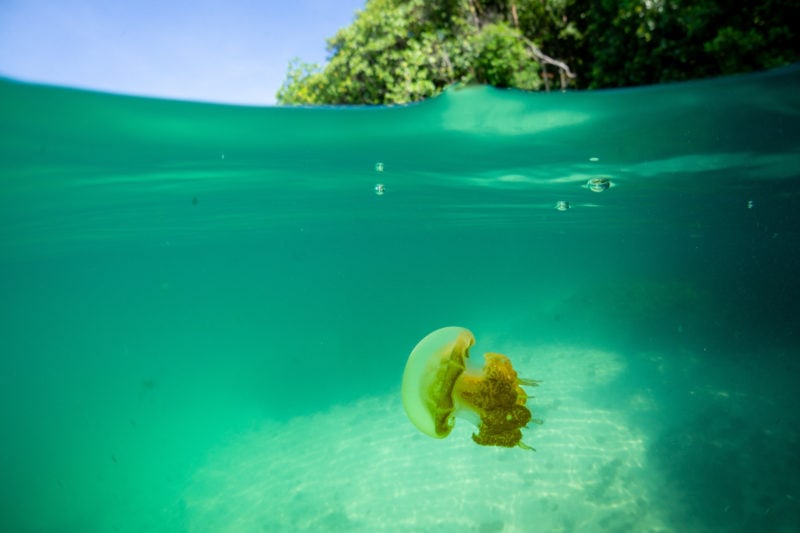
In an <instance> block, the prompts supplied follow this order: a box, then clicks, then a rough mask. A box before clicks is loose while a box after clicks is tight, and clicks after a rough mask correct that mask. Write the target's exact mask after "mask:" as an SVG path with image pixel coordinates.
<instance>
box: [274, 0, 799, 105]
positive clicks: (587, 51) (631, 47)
mask: <svg viewBox="0 0 800 533" xmlns="http://www.w3.org/2000/svg"><path fill="white" fill-rule="evenodd" d="M799 5H800V1H798V0H765V1H764V2H761V3H751V4H748V5H747V6H746V7H744V8H742V7H741V6H739V5H733V4H732V3H730V2H725V1H724V0H368V1H367V3H366V6H365V8H364V10H363V11H360V12H358V13H357V16H356V18H355V20H354V21H353V23H352V24H351V25H350V26H348V27H346V28H343V29H341V30H339V32H337V33H336V35H335V36H334V37H333V38H331V39H329V40H328V52H329V61H328V63H327V64H326V65H325V66H324V67H322V66H319V65H310V64H306V63H302V62H300V61H298V60H295V61H293V62H292V63H291V64H290V66H289V72H288V74H287V77H286V80H285V82H284V84H283V86H282V87H281V89H280V91H279V92H278V95H277V98H278V102H279V103H282V104H393V103H405V102H412V101H416V100H421V99H424V98H427V97H429V96H433V95H435V94H438V93H439V92H441V91H442V90H443V89H444V88H445V87H447V86H449V85H452V84H459V83H461V84H471V83H480V84H489V85H494V86H497V87H514V88H519V89H527V90H536V89H541V88H544V89H549V88H550V86H551V84H552V83H555V82H556V76H558V78H557V79H558V82H559V85H560V86H561V88H562V89H563V88H565V87H567V86H572V87H576V88H599V87H622V86H630V85H641V84H652V83H659V82H664V81H672V80H685V79H693V78H700V77H708V76H717V75H720V74H730V73H734V72H747V71H750V70H758V69H764V68H771V67H775V66H779V65H784V64H787V63H791V62H793V61H797V60H798V59H799V58H800V34H798V32H797V31H795V30H794V28H793V27H792V25H791V21H794V20H798V18H800V8H799V7H798V6H799Z"/></svg>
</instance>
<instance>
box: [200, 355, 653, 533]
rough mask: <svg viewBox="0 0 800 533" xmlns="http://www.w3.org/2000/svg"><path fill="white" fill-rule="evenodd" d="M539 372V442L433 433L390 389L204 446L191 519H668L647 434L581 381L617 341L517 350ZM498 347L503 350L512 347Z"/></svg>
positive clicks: (616, 368)
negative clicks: (648, 456)
mask: <svg viewBox="0 0 800 533" xmlns="http://www.w3.org/2000/svg"><path fill="white" fill-rule="evenodd" d="M526 352H527V353H534V354H537V355H536V356H535V357H528V358H527V359H526V357H525V356H523V357H521V358H520V357H518V356H515V359H516V360H518V361H519V363H520V371H521V372H526V375H527V374H531V375H536V376H537V377H541V379H542V380H543V383H542V386H540V387H539V388H538V390H537V391H536V392H537V395H536V396H537V397H536V398H533V399H532V400H531V402H532V404H533V406H534V408H535V409H536V411H537V413H540V415H541V417H542V418H543V419H544V421H545V423H544V425H543V426H534V427H531V428H529V429H528V430H527V431H526V433H525V438H526V440H527V441H529V442H530V443H531V444H532V445H533V446H534V447H536V449H537V450H538V451H537V452H531V451H525V450H521V449H504V448H484V447H480V446H475V445H474V444H473V443H472V441H471V439H470V438H469V434H470V433H471V432H472V431H473V429H474V428H471V427H469V425H468V424H460V425H458V426H457V427H456V429H455V430H454V433H456V432H462V435H461V436H459V437H460V438H451V439H446V440H436V439H432V438H429V437H427V436H425V435H422V434H420V433H419V432H418V431H416V429H415V428H414V427H413V426H412V425H411V424H410V423H409V422H408V420H406V418H405V415H404V413H403V409H402V406H401V402H400V397H399V393H396V394H391V395H387V396H384V397H371V398H364V399H362V400H360V401H358V402H355V403H352V404H348V405H342V406H337V407H334V408H332V409H330V410H329V411H326V412H322V413H319V414H316V415H314V416H309V417H302V418H297V419H294V420H292V421H290V422H289V423H286V424H265V425H264V426H263V427H262V428H260V429H258V430H255V431H252V432H250V433H249V434H244V435H241V436H240V437H238V438H236V439H235V440H233V441H232V442H230V443H228V444H227V445H226V446H222V447H220V448H219V449H217V450H216V451H215V452H214V453H212V454H210V456H209V458H208V462H207V464H206V465H205V466H203V467H202V468H200V469H199V470H198V471H197V472H196V473H195V475H194V477H193V480H192V483H191V484H190V486H189V487H188V489H187V491H186V494H185V502H186V506H187V507H186V516H187V520H188V526H189V529H190V530H192V531H257V530H263V531H400V530H414V531H428V530H430V531H434V530H435V531H481V532H492V531H495V532H500V531H504V532H516V531H531V530H532V529H531V528H532V527H534V529H535V530H537V531H570V530H573V529H576V528H577V529H580V530H581V531H593V530H598V531H599V530H608V529H613V530H629V531H633V530H639V531H642V530H647V531H658V530H661V529H665V528H664V527H663V525H662V520H661V516H660V515H659V506H658V505H657V502H655V503H654V502H651V501H649V499H648V495H647V487H646V483H645V480H644V476H643V462H644V460H645V454H644V451H645V444H644V441H643V437H642V435H641V434H639V433H638V432H637V430H635V429H634V428H632V427H630V426H629V424H628V422H627V421H626V419H625V416H624V415H623V413H621V412H617V411H611V410H607V409H600V408H597V407H595V406H593V405H591V404H590V403H589V402H587V401H586V394H587V392H589V391H592V390H593V389H597V388H598V387H602V386H603V385H604V384H607V383H609V382H610V381H611V380H613V379H614V378H615V377H616V376H617V375H618V374H619V373H620V372H622V371H623V370H624V368H625V367H624V363H623V362H622V360H621V358H620V357H618V356H617V355H615V354H612V353H608V352H602V351H596V350H577V349H573V348H569V347H563V346H552V347H548V348H546V349H542V348H537V349H535V350H531V349H528V350H526V351H525V352H521V351H519V350H517V349H515V350H514V353H515V354H517V353H526ZM509 353H511V352H510V351H509Z"/></svg>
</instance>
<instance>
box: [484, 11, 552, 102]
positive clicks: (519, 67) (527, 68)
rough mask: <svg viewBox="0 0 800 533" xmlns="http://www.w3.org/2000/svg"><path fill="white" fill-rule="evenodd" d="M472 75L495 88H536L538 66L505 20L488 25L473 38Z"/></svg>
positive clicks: (519, 34) (538, 84)
mask: <svg viewBox="0 0 800 533" xmlns="http://www.w3.org/2000/svg"><path fill="white" fill-rule="evenodd" d="M474 46H475V54H474V60H473V65H474V69H475V78H476V80H480V81H481V82H483V83H488V84H490V85H494V86H495V87H517V88H519V89H538V88H539V86H540V85H541V78H540V77H539V74H538V70H539V65H538V64H537V63H535V62H533V61H531V57H530V52H529V51H528V49H527V47H526V45H525V42H524V40H523V38H522V34H521V33H520V32H519V30H517V29H515V28H510V27H509V26H508V24H506V23H505V22H499V23H497V24H487V25H486V26H484V27H483V28H482V29H481V31H480V33H478V34H477V35H476V37H475V39H474Z"/></svg>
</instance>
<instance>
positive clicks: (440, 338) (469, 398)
mask: <svg viewBox="0 0 800 533" xmlns="http://www.w3.org/2000/svg"><path fill="white" fill-rule="evenodd" d="M473 344H475V337H474V336H473V335H472V333H471V332H470V331H469V330H468V329H465V328H460V327H447V328H441V329H437V330H436V331H434V332H433V333H430V334H429V335H427V336H426V337H425V338H424V339H422V340H421V341H420V342H419V344H417V346H416V347H415V348H414V350H413V351H412V352H411V355H410V356H409V357H408V362H407V363H406V369H405V372H404V373H403V386H402V393H403V407H404V408H405V411H406V414H407V415H408V418H409V419H410V420H411V422H412V423H413V424H414V425H415V426H416V427H417V429H419V430H420V431H421V432H423V433H425V434H426V435H429V436H431V437H434V438H438V439H442V438H444V437H446V436H447V435H449V434H450V432H451V431H452V429H453V426H454V425H455V419H456V418H463V419H466V420H469V421H470V422H472V423H473V424H475V426H477V428H478V432H477V433H473V435H472V440H474V441H475V442H476V443H478V444H481V445H483V446H505V447H509V448H511V447H513V446H519V447H520V448H524V449H528V450H532V449H533V448H531V447H530V446H528V445H526V444H525V443H523V442H522V431H521V428H523V427H526V426H527V424H528V422H534V423H536V424H541V423H542V422H541V420H537V419H535V418H532V416H531V412H530V411H529V410H528V408H527V407H526V405H525V404H526V402H527V400H528V395H527V394H526V393H525V391H524V390H523V389H522V386H526V387H535V386H536V385H538V384H539V382H538V381H536V380H533V379H523V378H520V377H518V376H517V372H516V371H515V370H514V367H513V366H512V365H511V361H510V360H509V359H508V357H506V356H505V355H501V354H499V353H487V354H485V355H484V356H483V357H484V359H485V360H486V363H485V364H484V366H483V368H480V369H479V368H471V367H468V366H467V359H468V358H469V349H470V347H471V346H472V345H473Z"/></svg>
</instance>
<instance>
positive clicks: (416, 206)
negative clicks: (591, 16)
mask: <svg viewBox="0 0 800 533" xmlns="http://www.w3.org/2000/svg"><path fill="white" fill-rule="evenodd" d="M799 83H800V68H798V67H796V66H795V67H792V68H788V69H784V70H779V71H773V72H767V73H762V74H756V75H750V76H743V77H733V78H725V79H718V80H711V81H702V82H695V83H688V84H677V85H665V86H658V87H652V88H640V89H633V90H619V91H603V92H592V93H567V94H560V93H552V94H525V93H518V92H513V91H498V90H493V89H489V88H481V87H474V88H466V89H462V90H451V91H448V92H447V93H445V94H444V95H442V96H440V97H438V98H436V99H434V100H431V101H428V102H425V103H422V104H418V105H413V106H408V107H396V108H368V109H360V108H335V109H300V108H291V109H290V108H249V107H233V106H219V105H209V104H199V103H187V102H174V101H161V100H153V99H141V98H131V97H122V96H114V95H107V94H99V93H89V92H80V91H73V90H66V89H59V88H50V87H42V86H35V85H26V84H18V83H14V82H11V81H0V117H2V118H1V119H0V156H1V157H0V246H1V247H2V248H1V249H2V254H1V255H0V298H2V306H0V350H1V351H2V355H1V356H0V427H2V428H3V431H2V444H0V447H1V448H0V451H2V453H0V472H2V477H3V479H4V482H3V483H2V484H0V521H2V529H3V530H4V531H37V532H39V531H46V532H51V531H52V532H72V531H75V532H93V531H114V532H117V531H119V532H128V531H137V532H138V531H359V532H361V531H363V532H369V531H437V532H438V531H479V532H530V531H626V532H627V531H699V532H705V531H708V532H711V531H748V532H749V531H795V530H796V528H797V524H798V523H800V504H798V500H799V499H800V481H798V479H800V478H799V477H798V475H800V458H799V457H798V454H797V449H798V439H799V438H800V414H798V413H799V412H800V410H798V407H800V405H799V404H800V401H799V400H798V394H797V392H796V381H797V375H798V357H800V351H799V350H800V338H798V324H800V303H798V302H799V300H798V296H800V277H798V272H800V248H798V245H799V244H800V211H799V210H798V208H797V201H798V199H800V121H799V120H798V118H800V91H798V90H797V87H798V84H799ZM592 178H605V179H607V180H608V183H609V184H610V187H609V188H608V189H606V190H601V191H600V192H594V191H592V190H591V189H590V188H589V187H587V181H588V180H590V179H592ZM378 184H382V185H383V190H384V194H380V195H379V194H376V185H378ZM558 202H568V205H569V209H566V210H558V209H556V205H557V203H558ZM449 325H458V326H464V327H467V328H469V329H470V330H471V331H472V332H473V333H474V334H475V336H476V338H477V344H476V346H475V348H474V349H473V357H474V358H478V359H479V355H480V354H481V353H483V352H486V351H495V352H500V353H504V354H506V355H508V356H509V357H510V358H511V360H512V361H513V362H514V365H515V367H516V368H517V369H518V371H519V373H520V375H522V376H525V377H531V378H535V379H539V380H541V381H542V384H541V385H540V387H538V388H537V389H536V390H535V391H534V392H535V395H536V397H535V398H532V399H531V400H530V401H529V402H528V405H529V407H530V408H531V409H532V410H533V412H534V416H536V417H538V418H541V419H543V420H544V424H543V425H541V426H533V425H532V426H531V427H530V428H528V429H527V430H525V436H524V440H525V442H526V443H528V444H531V445H532V446H534V447H535V448H536V451H535V452H531V451H526V450H522V449H519V448H514V449H505V448H490V447H480V446H477V445H475V444H474V443H473V442H472V440H471V439H470V435H471V433H472V431H473V428H471V427H470V426H469V424H468V423H466V422H465V421H463V420H459V422H458V423H457V425H456V428H455V430H454V431H453V433H452V434H451V435H450V436H449V437H448V438H446V439H444V440H436V439H431V438H429V437H427V436H425V435H422V434H420V433H419V432H417V430H416V429H415V428H414V426H413V425H412V424H411V423H410V422H409V421H408V420H407V419H406V417H405V414H404V412H403V408H402V404H401V401H400V397H399V387H400V379H401V376H402V373H403V368H404V365H405V361H406V358H407V357H408V354H409V352H410V351H411V349H412V348H413V347H414V345H415V344H416V343H417V341H418V340H419V339H421V338H422V337H423V336H424V335H426V334H427V333H429V332H430V331H432V330H434V329H436V328H439V327H442V326H449Z"/></svg>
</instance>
